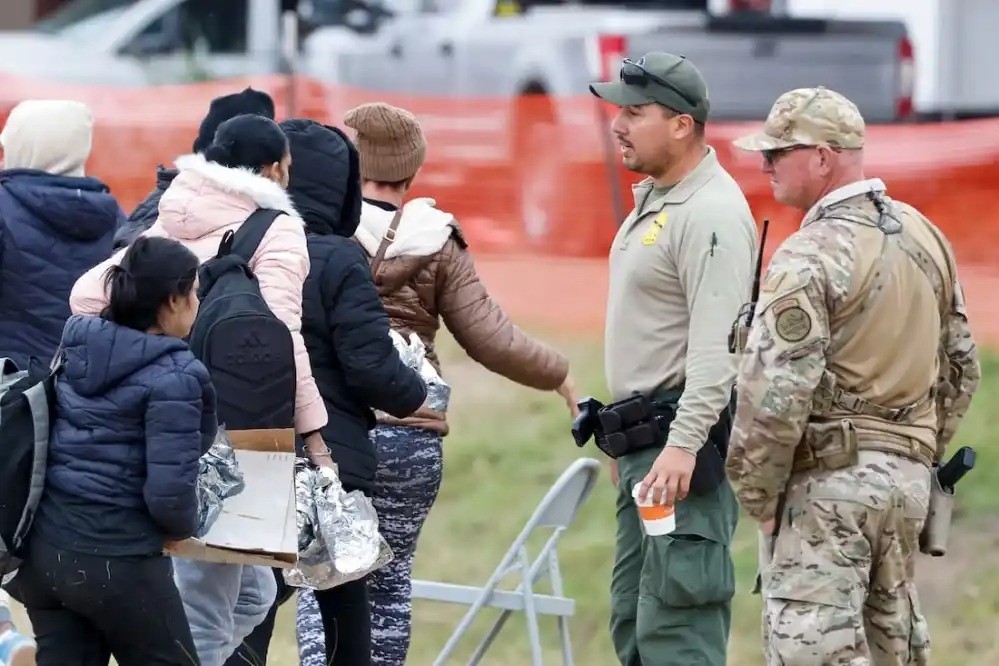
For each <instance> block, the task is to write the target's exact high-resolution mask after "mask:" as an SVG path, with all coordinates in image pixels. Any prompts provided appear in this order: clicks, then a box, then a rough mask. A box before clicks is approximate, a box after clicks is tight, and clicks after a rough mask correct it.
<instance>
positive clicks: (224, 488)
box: [196, 426, 246, 537]
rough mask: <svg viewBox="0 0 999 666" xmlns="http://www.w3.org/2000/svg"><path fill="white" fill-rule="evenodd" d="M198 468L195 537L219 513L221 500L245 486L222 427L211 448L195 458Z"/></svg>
mask: <svg viewBox="0 0 999 666" xmlns="http://www.w3.org/2000/svg"><path fill="white" fill-rule="evenodd" d="M198 467H199V469H198V518H199V523H198V531H197V533H196V536H198V537H203V536H204V535H206V534H208V530H210V529H211V528H212V525H214V524H215V521H216V520H218V517H219V514H221V513H222V504H223V502H225V500H227V499H228V498H230V497H234V496H236V495H238V494H239V493H241V492H243V488H245V487H246V484H245V483H244V482H243V472H242V471H240V469H239V464H238V463H237V461H236V452H235V451H234V450H233V448H232V441H231V440H230V439H229V435H228V433H226V431H225V428H223V427H222V426H219V430H218V433H217V434H216V435H215V441H214V442H212V446H211V448H209V449H208V451H207V452H206V453H205V454H204V455H202V456H201V459H200V460H199V461H198Z"/></svg>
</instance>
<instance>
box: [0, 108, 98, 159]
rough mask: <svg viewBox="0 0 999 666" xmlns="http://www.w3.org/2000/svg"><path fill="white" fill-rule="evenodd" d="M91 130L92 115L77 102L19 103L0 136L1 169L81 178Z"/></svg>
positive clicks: (88, 152)
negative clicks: (35, 170) (0, 146)
mask: <svg viewBox="0 0 999 666" xmlns="http://www.w3.org/2000/svg"><path fill="white" fill-rule="evenodd" d="M93 129H94V118H93V115H92V114H91V113H90V109H89V108H88V107H87V106H86V105H85V104H82V103H80V102H74V101H68V100H26V101H24V102H21V103H20V104H18V105H17V106H15V107H14V108H13V109H12V110H11V112H10V115H9V116H8V117H7V123H6V124H5V125H4V128H3V132H0V145H2V146H3V165H4V168H5V169H38V170H39V171H45V172H46V173H50V174H53V175H56V176H82V175H84V169H83V167H84V164H86V162H87V158H88V157H90V148H91V143H92V140H93Z"/></svg>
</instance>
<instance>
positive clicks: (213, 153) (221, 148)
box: [205, 143, 233, 167]
mask: <svg viewBox="0 0 999 666" xmlns="http://www.w3.org/2000/svg"><path fill="white" fill-rule="evenodd" d="M205 159H206V160H208V161H209V162H215V163H217V164H221V165H222V166H224V167H232V166H233V165H232V161H233V159H232V146H231V145H229V144H224V145H223V144H218V143H213V144H212V145H210V146H208V148H207V149H206V150H205Z"/></svg>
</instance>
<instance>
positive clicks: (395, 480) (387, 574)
mask: <svg viewBox="0 0 999 666" xmlns="http://www.w3.org/2000/svg"><path fill="white" fill-rule="evenodd" d="M371 438H372V440H373V441H374V443H375V448H376V449H377V451H378V470H377V472H376V476H375V487H374V489H373V491H372V501H373V503H374V505H375V509H376V510H377V511H378V527H379V531H381V533H382V536H384V537H385V540H386V541H388V544H389V546H391V547H392V552H393V554H394V555H395V557H394V558H393V560H392V561H391V562H390V563H389V564H387V565H386V566H385V567H383V568H381V569H379V570H378V571H375V572H374V573H372V574H371V575H370V576H369V578H368V592H369V594H370V595H371V663H372V664H378V665H379V666H403V664H405V662H406V654H407V653H408V652H409V636H410V626H411V622H412V612H413V608H412V602H411V601H410V594H411V592H412V579H411V575H412V571H413V557H414V555H415V553H416V542H417V539H418V537H419V536H420V530H421V529H422V528H423V523H424V521H425V520H426V519H427V514H428V513H429V512H430V508H431V507H432V506H433V504H434V501H435V500H436V499H437V491H438V490H439V489H440V484H441V477H442V475H443V455H442V451H441V437H440V436H439V435H438V434H437V433H434V432H432V431H429V430H424V429H422V428H407V427H398V426H378V427H377V428H375V429H374V430H373V431H372V432H371ZM298 646H299V655H300V657H301V663H302V665H303V666H307V665H309V664H319V663H324V662H325V650H326V647H325V642H324V638H323V633H322V620H321V619H320V618H319V606H318V605H317V604H316V601H315V596H314V595H313V594H312V593H310V592H308V591H306V590H302V591H301V592H300V593H299V604H298Z"/></svg>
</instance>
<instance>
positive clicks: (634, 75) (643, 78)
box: [621, 58, 697, 107]
mask: <svg viewBox="0 0 999 666" xmlns="http://www.w3.org/2000/svg"><path fill="white" fill-rule="evenodd" d="M644 61H645V58H642V59H641V60H639V61H638V62H635V61H634V60H631V59H630V58H625V59H624V63H623V64H622V65H621V80H622V81H624V83H625V84H626V85H629V86H635V87H636V88H645V87H647V86H648V85H649V82H650V81H651V82H652V83H656V84H658V85H660V86H662V87H663V88H669V89H670V90H672V91H673V92H675V93H676V94H677V95H679V96H680V97H682V98H683V100H684V101H685V102H687V104H689V105H690V106H692V107H696V106H697V102H695V101H692V100H691V99H690V97H688V96H687V94H686V93H685V92H683V91H682V90H680V89H679V88H677V87H676V86H675V85H673V84H672V83H670V82H669V81H667V80H666V79H664V78H662V77H660V76H656V75H655V74H653V73H652V72H650V71H649V70H647V69H645V66H644V65H643V62H644ZM681 62H682V61H681ZM679 64H680V63H677V64H676V65H673V67H676V66H677V65H679ZM671 69H672V68H671Z"/></svg>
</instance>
